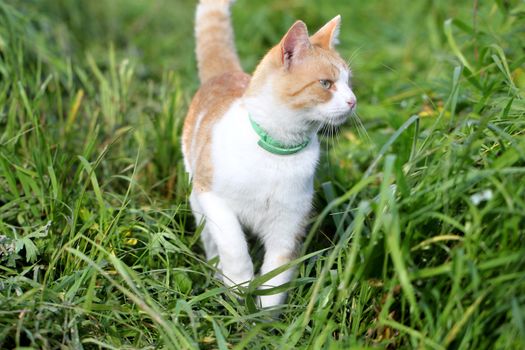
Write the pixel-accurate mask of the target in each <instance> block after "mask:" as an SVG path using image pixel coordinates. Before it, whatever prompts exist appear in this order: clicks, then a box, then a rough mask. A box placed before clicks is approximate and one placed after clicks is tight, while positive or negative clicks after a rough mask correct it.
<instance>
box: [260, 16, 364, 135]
mask: <svg viewBox="0 0 525 350" xmlns="http://www.w3.org/2000/svg"><path fill="white" fill-rule="evenodd" d="M340 23H341V17H340V16H337V17H335V18H334V19H332V20H331V21H329V22H328V23H327V24H326V25H325V26H324V27H322V28H321V29H320V30H319V31H318V32H317V33H315V34H314V35H312V36H309V35H308V30H307V28H306V25H305V24H304V22H302V21H297V22H295V23H294V24H293V25H292V27H291V28H290V29H289V30H288V32H287V33H286V34H285V35H284V37H283V38H282V40H281V42H280V43H279V44H278V45H276V46H275V47H274V48H273V49H271V50H270V51H269V52H268V54H267V55H266V56H265V57H264V58H263V60H262V61H261V63H260V65H259V66H258V67H257V69H256V71H255V73H254V76H253V78H252V84H251V85H252V86H251V90H254V89H255V90H259V93H260V92H261V91H264V93H266V94H272V99H274V100H275V101H276V103H277V104H278V105H279V106H281V108H282V109H287V110H289V111H290V112H292V114H294V115H296V116H297V117H298V118H300V119H301V120H303V121H307V122H314V123H321V124H331V125H339V124H341V123H343V122H344V121H345V120H346V117H347V116H348V115H349V114H350V113H351V112H353V110H354V109H355V107H356V97H355V95H354V93H353V92H352V89H351V88H350V81H349V79H350V75H351V72H350V69H349V67H348V65H347V63H346V62H345V61H344V60H343V59H342V58H341V57H340V56H339V54H338V53H337V51H336V50H335V45H336V44H337V37H338V34H339V27H340ZM297 121H299V120H296V122H297Z"/></svg>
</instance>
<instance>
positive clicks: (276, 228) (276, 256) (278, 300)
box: [259, 218, 303, 308]
mask: <svg viewBox="0 0 525 350" xmlns="http://www.w3.org/2000/svg"><path fill="white" fill-rule="evenodd" d="M300 221H302V220H297V218H288V220H278V221H275V222H274V223H273V225H271V226H270V227H268V228H267V229H266V230H265V231H266V233H265V234H264V235H263V237H264V238H263V239H264V248H265V254H264V263H263V265H262V267H261V275H264V274H266V273H268V272H271V271H273V270H275V269H277V268H279V267H281V266H283V265H286V264H288V263H289V262H290V261H292V260H294V259H295V258H296V254H297V250H298V245H299V242H300V238H301V237H302V234H303V228H302V223H301V222H300ZM293 274H294V269H293V268H290V269H287V270H285V271H283V272H281V273H280V274H278V275H277V276H274V277H272V278H271V279H270V280H268V281H267V282H265V283H264V284H263V285H262V286H261V287H260V289H268V288H273V287H278V286H281V285H283V284H285V283H287V282H289V281H290V280H291V278H292V276H293ZM285 299H286V292H280V293H275V294H270V295H261V296H260V298H259V302H260V305H261V307H263V308H267V307H272V306H277V305H281V304H282V303H284V301H285Z"/></svg>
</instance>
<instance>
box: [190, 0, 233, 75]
mask: <svg viewBox="0 0 525 350" xmlns="http://www.w3.org/2000/svg"><path fill="white" fill-rule="evenodd" d="M233 1H234V0H200V1H199V4H198V5H197V14H196V16H195V36H196V38H197V45H196V46H197V47H196V53H197V66H198V69H199V78H200V80H201V83H204V82H205V81H206V80H208V79H210V78H213V77H214V76H217V75H220V74H222V73H226V72H239V71H241V72H242V67H241V63H240V61H239V57H238V56H237V52H236V50H235V44H234V41H233V29H232V25H231V21H230V5H231V4H232V3H233Z"/></svg>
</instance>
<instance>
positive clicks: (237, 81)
mask: <svg viewBox="0 0 525 350" xmlns="http://www.w3.org/2000/svg"><path fill="white" fill-rule="evenodd" d="M249 82H250V76H249V75H248V74H246V73H243V72H232V73H225V74H222V75H219V76H217V77H215V78H212V79H210V80H208V81H207V82H206V83H205V84H203V85H202V86H201V88H200V89H199V90H198V91H197V93H196V94H195V96H194V97H193V100H192V102H191V105H190V108H189V110H188V114H187V116H186V120H185V121H184V127H183V131H182V143H183V151H184V154H185V157H186V159H188V160H189V163H190V164H191V167H192V173H193V186H194V189H196V190H197V191H199V192H205V191H207V190H209V189H210V188H211V184H212V181H213V164H212V160H211V136H212V135H211V134H212V129H213V126H214V125H215V123H216V122H217V121H218V120H220V118H221V117H222V116H223V115H224V113H226V111H227V110H228V108H230V106H231V104H232V103H233V102H234V101H235V100H236V99H238V98H239V97H241V96H242V95H243V93H244V91H245V90H246V88H247V87H248V84H249ZM193 164H195V165H193Z"/></svg>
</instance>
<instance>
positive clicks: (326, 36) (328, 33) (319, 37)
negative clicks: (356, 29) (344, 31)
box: [310, 15, 341, 50]
mask: <svg viewBox="0 0 525 350" xmlns="http://www.w3.org/2000/svg"><path fill="white" fill-rule="evenodd" d="M340 27H341V15H337V16H335V17H334V18H333V19H332V20H331V21H329V22H328V23H326V24H325V25H324V26H323V27H322V28H321V29H319V30H318V31H317V33H315V34H314V35H312V37H311V38H310V40H311V41H312V44H314V45H318V46H320V47H322V48H325V49H329V50H331V49H333V48H334V47H335V45H337V44H339V40H338V37H339V28H340Z"/></svg>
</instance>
